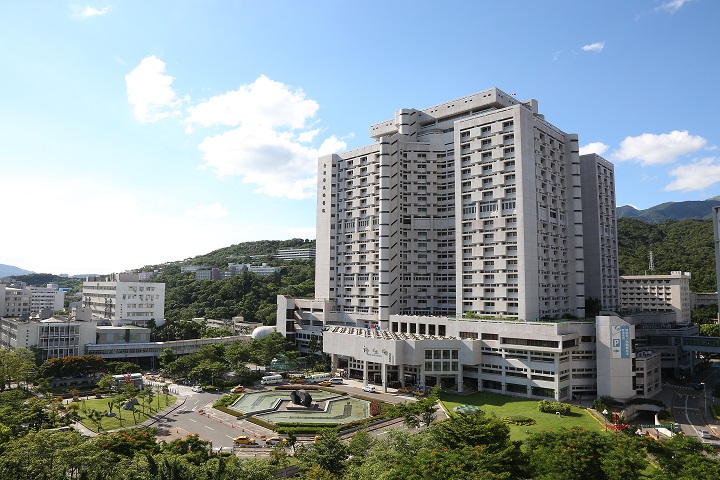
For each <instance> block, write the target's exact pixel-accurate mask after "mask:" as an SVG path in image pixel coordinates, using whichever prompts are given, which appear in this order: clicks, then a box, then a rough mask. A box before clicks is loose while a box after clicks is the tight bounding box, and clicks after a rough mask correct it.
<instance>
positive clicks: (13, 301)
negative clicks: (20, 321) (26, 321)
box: [0, 283, 32, 317]
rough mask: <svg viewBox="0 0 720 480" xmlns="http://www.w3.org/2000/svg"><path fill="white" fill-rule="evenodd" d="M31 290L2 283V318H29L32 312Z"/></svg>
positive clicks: (0, 298)
mask: <svg viewBox="0 0 720 480" xmlns="http://www.w3.org/2000/svg"><path fill="white" fill-rule="evenodd" d="M31 297H32V295H31V293H30V290H28V289H27V288H25V287H24V286H22V287H13V286H10V285H5V284H1V283H0V317H27V316H29V315H30V312H31V305H30V300H31Z"/></svg>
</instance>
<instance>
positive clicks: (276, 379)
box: [260, 375, 283, 385]
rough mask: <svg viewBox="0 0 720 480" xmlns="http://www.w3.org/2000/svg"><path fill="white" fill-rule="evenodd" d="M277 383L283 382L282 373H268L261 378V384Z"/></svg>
mask: <svg viewBox="0 0 720 480" xmlns="http://www.w3.org/2000/svg"><path fill="white" fill-rule="evenodd" d="M276 383H283V377H282V375H266V376H264V377H262V379H261V380H260V385H274V384H276Z"/></svg>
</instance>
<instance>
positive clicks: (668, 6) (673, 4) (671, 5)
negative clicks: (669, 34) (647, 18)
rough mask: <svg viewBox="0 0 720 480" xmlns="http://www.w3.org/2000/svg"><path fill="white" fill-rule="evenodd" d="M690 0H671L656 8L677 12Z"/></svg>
mask: <svg viewBox="0 0 720 480" xmlns="http://www.w3.org/2000/svg"><path fill="white" fill-rule="evenodd" d="M689 1H690V0H671V1H669V2H665V3H663V4H662V5H660V6H659V7H657V8H656V9H655V10H663V11H665V12H668V13H675V12H677V11H678V10H680V9H681V8H682V7H683V5H685V4H686V3H688V2H689Z"/></svg>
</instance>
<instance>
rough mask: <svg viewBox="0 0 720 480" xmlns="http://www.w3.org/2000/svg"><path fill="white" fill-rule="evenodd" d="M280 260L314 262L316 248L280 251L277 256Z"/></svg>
mask: <svg viewBox="0 0 720 480" xmlns="http://www.w3.org/2000/svg"><path fill="white" fill-rule="evenodd" d="M275 258H277V259H278V260H314V259H315V249H314V248H286V249H281V250H278V252H277V253H276V254H275Z"/></svg>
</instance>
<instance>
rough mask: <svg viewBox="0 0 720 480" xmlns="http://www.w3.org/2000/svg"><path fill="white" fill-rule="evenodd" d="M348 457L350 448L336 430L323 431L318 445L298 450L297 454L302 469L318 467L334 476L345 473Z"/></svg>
mask: <svg viewBox="0 0 720 480" xmlns="http://www.w3.org/2000/svg"><path fill="white" fill-rule="evenodd" d="M347 456H348V447H347V445H345V444H344V443H343V442H342V441H341V440H340V439H339V438H338V436H337V431H336V430H334V429H326V430H323V431H322V432H320V438H319V439H318V441H317V443H314V444H312V445H308V446H304V447H303V448H302V449H298V452H297V454H296V457H297V459H298V462H299V464H300V468H301V469H303V470H309V469H310V468H312V467H313V466H314V465H317V466H319V467H320V468H322V469H323V470H326V471H328V472H330V473H332V474H334V475H338V474H341V473H342V472H343V470H344V469H345V461H346V460H347Z"/></svg>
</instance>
